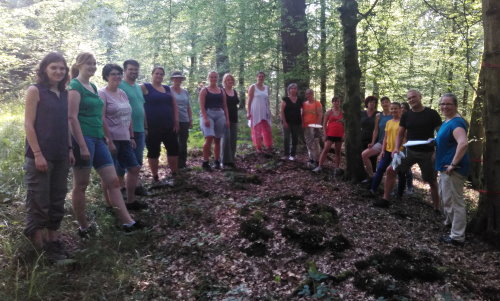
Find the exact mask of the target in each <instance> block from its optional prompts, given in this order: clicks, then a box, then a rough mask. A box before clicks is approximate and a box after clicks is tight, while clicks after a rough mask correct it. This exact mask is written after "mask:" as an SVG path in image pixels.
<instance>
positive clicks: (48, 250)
mask: <svg viewBox="0 0 500 301" xmlns="http://www.w3.org/2000/svg"><path fill="white" fill-rule="evenodd" d="M43 251H44V252H45V257H47V259H48V260H49V261H50V262H56V261H59V260H64V259H68V257H69V254H68V252H66V250H65V249H64V246H63V244H62V243H61V242H60V241H49V242H46V243H45V244H44V245H43Z"/></svg>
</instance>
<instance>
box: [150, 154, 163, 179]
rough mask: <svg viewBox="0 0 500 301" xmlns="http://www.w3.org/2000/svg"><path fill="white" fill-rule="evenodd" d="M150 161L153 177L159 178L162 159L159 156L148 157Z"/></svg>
mask: <svg viewBox="0 0 500 301" xmlns="http://www.w3.org/2000/svg"><path fill="white" fill-rule="evenodd" d="M148 163H149V169H151V174H152V175H153V179H155V180H158V165H160V160H159V159H158V158H148Z"/></svg>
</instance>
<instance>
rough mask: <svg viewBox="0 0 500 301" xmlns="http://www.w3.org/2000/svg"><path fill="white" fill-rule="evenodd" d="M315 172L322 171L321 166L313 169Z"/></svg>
mask: <svg viewBox="0 0 500 301" xmlns="http://www.w3.org/2000/svg"><path fill="white" fill-rule="evenodd" d="M312 171H313V172H320V171H321V166H318V167H316V168H315V169H313V170H312Z"/></svg>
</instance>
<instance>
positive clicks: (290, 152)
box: [280, 83, 303, 161]
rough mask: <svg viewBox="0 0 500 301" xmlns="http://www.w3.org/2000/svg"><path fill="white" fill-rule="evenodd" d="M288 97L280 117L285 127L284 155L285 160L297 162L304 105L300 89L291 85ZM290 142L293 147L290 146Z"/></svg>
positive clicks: (283, 100)
mask: <svg viewBox="0 0 500 301" xmlns="http://www.w3.org/2000/svg"><path fill="white" fill-rule="evenodd" d="M286 90H287V94H288V95H287V96H285V97H283V99H282V100H281V107H280V108H281V109H280V117H281V123H282V126H283V155H284V158H285V159H288V160H290V161H294V160H295V155H296V152H297V144H298V143H299V135H300V134H301V133H302V103H303V100H302V99H301V98H300V97H299V96H298V94H297V93H298V90H299V87H298V86H297V84H296V83H291V84H289V85H288V87H287V89H286ZM290 140H291V141H292V145H290Z"/></svg>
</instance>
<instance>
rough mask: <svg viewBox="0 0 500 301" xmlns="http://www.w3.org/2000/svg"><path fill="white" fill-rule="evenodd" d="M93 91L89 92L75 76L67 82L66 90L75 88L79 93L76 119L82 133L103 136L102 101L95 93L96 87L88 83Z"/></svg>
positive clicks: (97, 136) (90, 135) (89, 135)
mask: <svg viewBox="0 0 500 301" xmlns="http://www.w3.org/2000/svg"><path fill="white" fill-rule="evenodd" d="M90 85H91V86H92V88H93V89H94V91H95V93H92V92H90V91H89V90H87V88H85V87H84V86H83V85H82V83H80V81H79V80H78V79H76V78H73V79H72V80H71V81H70V82H69V88H68V90H75V91H77V92H78V93H80V107H79V109H78V121H79V122H80V128H81V129H82V134H83V135H84V136H88V137H94V138H104V129H103V122H102V109H103V107H104V102H103V101H102V100H101V99H100V98H99V95H98V94H97V88H96V86H95V85H94V84H93V83H90Z"/></svg>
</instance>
